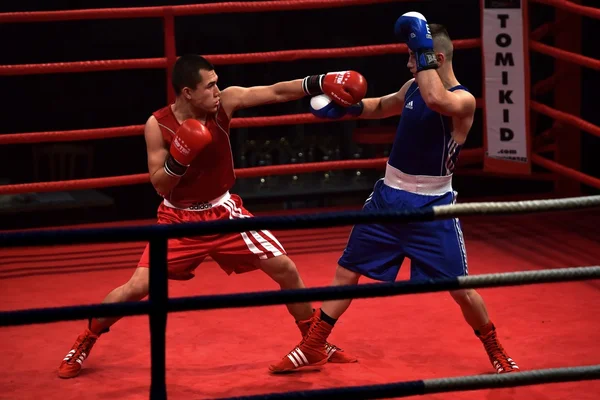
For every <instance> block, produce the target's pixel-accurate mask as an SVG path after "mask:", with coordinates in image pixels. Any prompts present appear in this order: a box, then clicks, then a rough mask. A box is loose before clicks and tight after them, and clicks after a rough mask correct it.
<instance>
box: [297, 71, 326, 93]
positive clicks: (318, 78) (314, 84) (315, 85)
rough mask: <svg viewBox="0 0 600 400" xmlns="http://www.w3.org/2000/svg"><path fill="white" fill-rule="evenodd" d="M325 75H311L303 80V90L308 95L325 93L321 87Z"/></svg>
mask: <svg viewBox="0 0 600 400" xmlns="http://www.w3.org/2000/svg"><path fill="white" fill-rule="evenodd" d="M324 76H325V75H324V74H322V75H309V76H307V77H306V78H304V79H303V80H302V90H304V93H306V95H308V96H312V95H314V94H321V93H323V89H321V82H322V81H323V77H324Z"/></svg>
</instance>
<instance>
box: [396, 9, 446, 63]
mask: <svg viewBox="0 0 600 400" xmlns="http://www.w3.org/2000/svg"><path fill="white" fill-rule="evenodd" d="M394 34H395V35H396V37H397V38H398V39H399V40H400V41H402V42H403V43H406V44H407V45H408V48H409V49H410V50H411V51H412V52H413V53H415V60H416V63H417V72H419V71H423V70H427V69H437V68H438V62H437V57H436V56H435V52H434V51H433V38H432V37H431V32H430V31H429V25H428V24H427V20H426V19H425V17H424V16H423V14H421V13H418V12H414V11H411V12H407V13H406V14H402V15H401V16H400V18H398V19H397V20H396V24H395V25H394Z"/></svg>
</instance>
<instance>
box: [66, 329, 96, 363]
mask: <svg viewBox="0 0 600 400" xmlns="http://www.w3.org/2000/svg"><path fill="white" fill-rule="evenodd" d="M97 339H98V338H97V337H93V336H92V335H91V334H90V332H85V334H84V336H83V338H81V339H80V340H78V341H77V343H75V345H74V346H73V349H72V350H75V352H74V353H73V355H72V356H71V358H70V360H69V362H76V361H77V360H78V359H80V360H81V361H83V360H85V359H86V358H87V357H88V355H89V354H90V349H91V348H92V346H93V345H94V343H96V340H97ZM82 356H83V358H81V357H82Z"/></svg>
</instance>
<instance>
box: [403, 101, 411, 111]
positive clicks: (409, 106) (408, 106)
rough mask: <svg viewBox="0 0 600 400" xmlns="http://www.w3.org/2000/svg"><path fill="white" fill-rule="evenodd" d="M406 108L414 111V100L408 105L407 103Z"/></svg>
mask: <svg viewBox="0 0 600 400" xmlns="http://www.w3.org/2000/svg"><path fill="white" fill-rule="evenodd" d="M404 108H408V109H409V110H412V109H413V102H412V100H411V101H409V102H408V103H406V105H405V106H404Z"/></svg>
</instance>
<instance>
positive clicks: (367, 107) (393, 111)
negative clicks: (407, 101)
mask: <svg viewBox="0 0 600 400" xmlns="http://www.w3.org/2000/svg"><path fill="white" fill-rule="evenodd" d="M413 81H414V79H410V80H409V81H408V82H406V83H405V84H404V85H402V87H401V88H400V90H399V91H397V92H396V93H392V94H388V95H387V96H383V97H376V98H369V99H363V106H364V109H363V112H362V114H361V115H360V118H361V119H383V118H389V117H393V116H396V115H400V114H402V109H403V108H404V98H405V97H406V91H407V90H408V88H409V87H410V85H411V84H412V83H413Z"/></svg>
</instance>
